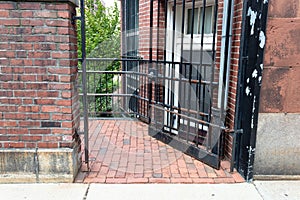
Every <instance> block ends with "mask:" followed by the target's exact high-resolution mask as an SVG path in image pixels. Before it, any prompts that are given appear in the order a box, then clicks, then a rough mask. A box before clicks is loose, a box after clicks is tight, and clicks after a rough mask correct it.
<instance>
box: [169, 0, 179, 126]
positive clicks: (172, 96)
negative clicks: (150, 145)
mask: <svg viewBox="0 0 300 200" xmlns="http://www.w3.org/2000/svg"><path fill="white" fill-rule="evenodd" d="M176 6H177V3H176V0H174V6H173V10H174V11H173V37H172V66H171V69H170V70H171V77H170V84H171V90H168V91H170V92H169V96H170V97H171V102H168V103H169V105H170V110H171V111H173V109H174V93H173V92H174V88H175V84H174V79H173V78H174V76H175V64H174V62H175V52H174V51H175V41H176V38H175V36H176V23H175V22H176V10H177V8H176ZM169 115H170V116H169ZM169 115H168V116H169V117H170V118H169V119H168V120H167V121H168V123H170V130H171V129H173V128H174V127H173V125H174V121H173V114H172V113H170V114H169Z"/></svg>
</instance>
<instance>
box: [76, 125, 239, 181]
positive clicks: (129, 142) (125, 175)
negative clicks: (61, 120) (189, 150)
mask: <svg viewBox="0 0 300 200" xmlns="http://www.w3.org/2000/svg"><path fill="white" fill-rule="evenodd" d="M89 134H90V135H89V145H90V159H91V162H90V170H87V167H86V165H85V164H83V165H82V168H81V171H80V172H79V174H78V176H77V178H76V180H75V182H78V183H82V182H83V183H237V182H244V179H243V178H242V177H241V176H240V175H239V174H238V173H237V172H233V173H230V172H229V162H226V161H222V163H221V169H220V170H216V169H213V168H211V167H209V166H208V165H205V164H204V163H202V162H200V161H198V160H196V159H194V158H192V157H190V156H187V155H185V154H183V153H182V152H180V151H178V150H176V149H174V148H172V147H170V146H168V145H166V144H164V143H162V142H160V141H158V140H156V139H154V138H152V137H150V136H148V125H147V124H144V123H142V122H139V121H133V120H90V121H89Z"/></svg>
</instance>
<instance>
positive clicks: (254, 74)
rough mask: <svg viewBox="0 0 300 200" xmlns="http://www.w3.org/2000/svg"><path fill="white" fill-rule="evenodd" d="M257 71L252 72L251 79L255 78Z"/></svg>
mask: <svg viewBox="0 0 300 200" xmlns="http://www.w3.org/2000/svg"><path fill="white" fill-rule="evenodd" d="M257 74H258V71H257V70H256V69H254V70H253V72H252V78H257Z"/></svg>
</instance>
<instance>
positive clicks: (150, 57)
mask: <svg viewBox="0 0 300 200" xmlns="http://www.w3.org/2000/svg"><path fill="white" fill-rule="evenodd" d="M153 1H154V0H151V1H150V41H149V60H150V64H151V66H150V67H152V60H153V55H152V53H153V41H152V40H153Z"/></svg>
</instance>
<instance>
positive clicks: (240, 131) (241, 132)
mask: <svg viewBox="0 0 300 200" xmlns="http://www.w3.org/2000/svg"><path fill="white" fill-rule="evenodd" d="M243 133H244V130H243V129H238V130H235V131H234V134H243Z"/></svg>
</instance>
